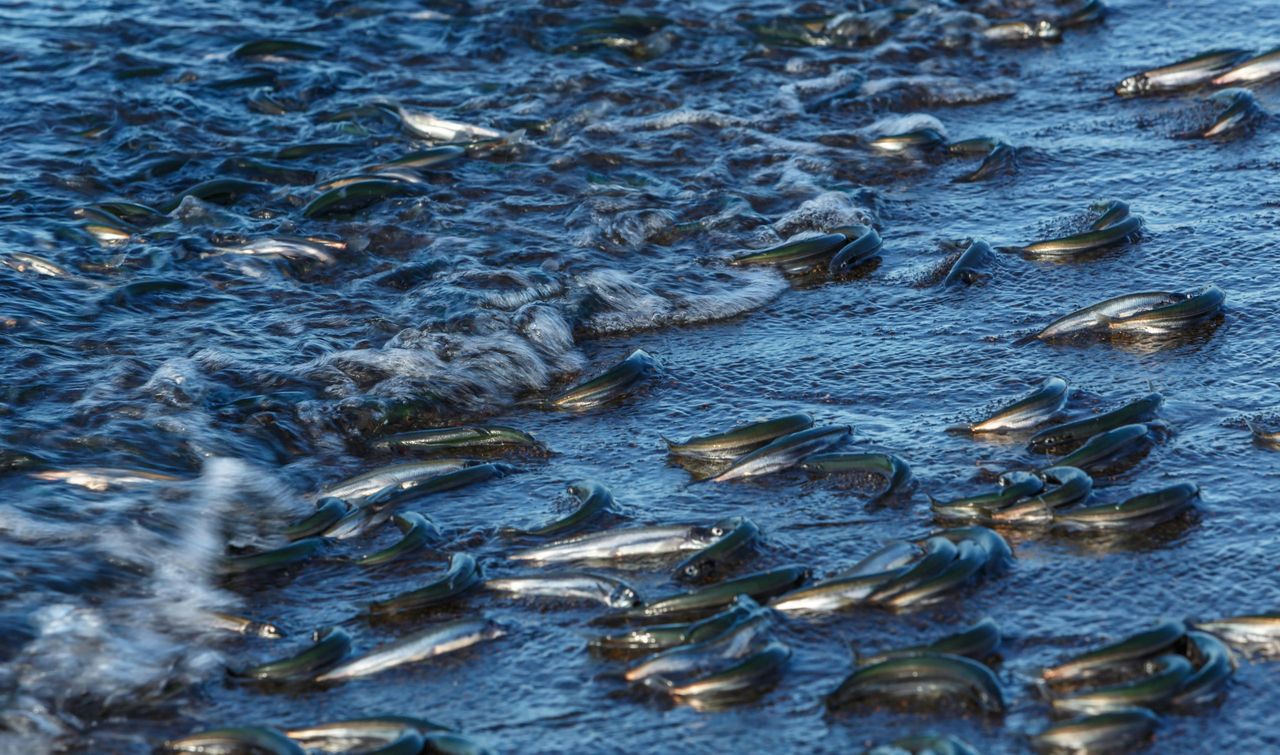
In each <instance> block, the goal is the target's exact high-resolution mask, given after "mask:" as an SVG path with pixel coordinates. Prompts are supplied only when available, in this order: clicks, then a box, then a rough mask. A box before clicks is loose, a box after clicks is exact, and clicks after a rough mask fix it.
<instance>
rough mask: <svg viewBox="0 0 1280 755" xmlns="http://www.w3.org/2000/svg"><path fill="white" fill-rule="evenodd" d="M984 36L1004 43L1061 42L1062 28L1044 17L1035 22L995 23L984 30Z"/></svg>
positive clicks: (992, 40)
mask: <svg viewBox="0 0 1280 755" xmlns="http://www.w3.org/2000/svg"><path fill="white" fill-rule="evenodd" d="M982 36H983V38H984V39H986V40H987V41H988V42H997V43H1004V44H1011V43H1018V42H1029V41H1041V42H1060V41H1061V40H1062V30H1061V29H1059V28H1058V27H1057V25H1055V24H1054V23H1053V22H1052V21H1050V20H1049V19H1047V18H1042V19H1040V20H1039V21H1035V22H1034V23H1028V22H1026V21H1009V22H1006V23H1000V24H993V25H991V26H988V27H987V28H986V29H983V30H982Z"/></svg>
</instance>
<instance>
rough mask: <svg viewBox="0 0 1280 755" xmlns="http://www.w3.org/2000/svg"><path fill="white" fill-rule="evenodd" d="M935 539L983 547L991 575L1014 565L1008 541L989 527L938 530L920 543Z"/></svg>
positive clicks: (976, 526) (987, 569) (987, 567)
mask: <svg viewBox="0 0 1280 755" xmlns="http://www.w3.org/2000/svg"><path fill="white" fill-rule="evenodd" d="M935 537H941V538H946V539H947V540H950V541H951V542H953V543H957V544H959V543H962V542H964V541H965V540H972V541H974V542H975V543H977V544H979V545H981V546H982V547H983V549H984V550H986V552H987V563H986V571H987V573H989V574H998V573H1000V572H1002V571H1004V570H1005V568H1007V567H1008V566H1009V564H1011V563H1013V550H1012V549H1010V548H1009V543H1008V541H1006V540H1005V539H1004V538H1003V537H1001V536H1000V533H998V532H996V531H995V530H993V529H991V528H989V527H983V526H981V525H970V526H968V527H952V528H950V529H945V530H938V531H936V532H932V533H930V534H929V536H928V537H926V538H925V539H923V540H921V541H920V543H921V544H923V543H927V542H928V541H929V540H931V539H933V538H935Z"/></svg>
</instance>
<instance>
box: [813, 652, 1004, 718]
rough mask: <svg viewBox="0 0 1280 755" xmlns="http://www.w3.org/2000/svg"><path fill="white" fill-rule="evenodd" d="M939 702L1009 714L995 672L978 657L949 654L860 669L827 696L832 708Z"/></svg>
mask: <svg viewBox="0 0 1280 755" xmlns="http://www.w3.org/2000/svg"><path fill="white" fill-rule="evenodd" d="M939 699H941V700H946V701H950V702H953V703H958V704H962V705H967V706H973V707H976V708H977V709H978V710H980V711H982V712H984V713H988V714H992V715H1000V714H1002V713H1003V712H1004V693H1003V691H1002V690H1001V689H1000V683H999V681H997V679H996V676H995V674H993V673H992V672H991V669H989V668H987V667H986V666H984V665H983V664H981V663H978V662H977V661H975V660H973V659H972V658H965V657H964V656H960V655H948V654H946V653H926V654H922V655H915V656H910V657H907V658H890V659H889V660H886V661H881V662H880V663H872V664H869V665H866V666H860V667H858V668H856V669H854V671H853V673H851V674H850V675H849V676H848V677H847V678H845V680H844V681H843V682H841V684H840V686H839V687H837V688H836V690H835V691H834V692H832V693H831V694H830V695H828V696H827V707H828V708H832V709H838V708H844V707H847V706H849V705H853V704H874V703H880V702H896V701H904V702H908V703H911V704H913V705H914V704H916V703H927V702H932V701H935V700H939Z"/></svg>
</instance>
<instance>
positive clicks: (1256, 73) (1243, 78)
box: [1209, 47, 1280, 87]
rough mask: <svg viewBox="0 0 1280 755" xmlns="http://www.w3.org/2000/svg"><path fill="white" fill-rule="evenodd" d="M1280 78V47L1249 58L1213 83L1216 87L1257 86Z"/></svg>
mask: <svg viewBox="0 0 1280 755" xmlns="http://www.w3.org/2000/svg"><path fill="white" fill-rule="evenodd" d="M1276 76H1280V47H1277V48H1275V49H1272V50H1268V51H1267V52H1264V53H1262V54H1261V55H1258V56H1257V57H1253V58H1249V59H1248V60H1246V61H1244V62H1243V63H1240V64H1238V65H1236V66H1235V67H1234V68H1232V69H1231V70H1229V71H1227V72H1226V73H1222V74H1219V75H1218V76H1217V77H1215V78H1214V79H1213V80H1212V81H1211V82H1209V83H1211V84H1213V85H1214V86H1216V87H1221V86H1230V85H1232V84H1257V83H1260V82H1263V81H1266V80H1268V79H1272V78H1275V77H1276Z"/></svg>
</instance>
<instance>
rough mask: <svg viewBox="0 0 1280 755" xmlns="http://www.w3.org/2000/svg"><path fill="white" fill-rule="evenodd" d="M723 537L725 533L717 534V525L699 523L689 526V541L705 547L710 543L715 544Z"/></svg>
mask: <svg viewBox="0 0 1280 755" xmlns="http://www.w3.org/2000/svg"><path fill="white" fill-rule="evenodd" d="M722 537H724V533H723V532H721V533H720V534H716V527H715V525H712V526H710V527H703V526H701V525H699V526H696V527H690V528H689V535H688V539H689V542H690V543H693V544H695V545H699V546H702V547H704V548H705V547H706V546H708V545H715V544H716V543H717V542H718V541H719V540H720V538H722Z"/></svg>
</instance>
